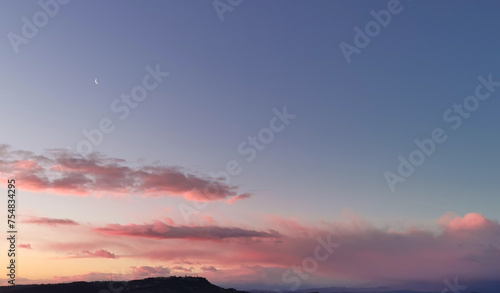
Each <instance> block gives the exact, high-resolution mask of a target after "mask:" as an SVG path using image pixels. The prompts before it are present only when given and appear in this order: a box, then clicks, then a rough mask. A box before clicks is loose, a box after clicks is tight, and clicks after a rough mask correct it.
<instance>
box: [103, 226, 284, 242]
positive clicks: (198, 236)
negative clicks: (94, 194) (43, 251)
mask: <svg viewBox="0 0 500 293" xmlns="http://www.w3.org/2000/svg"><path fill="white" fill-rule="evenodd" d="M94 230H95V231H97V232H100V233H103V234H107V235H118V236H128V237H141V238H154V239H192V240H220V239H225V238H251V237H262V238H267V237H279V234H278V233H277V232H276V231H270V232H262V231H255V230H247V229H242V228H235V227H220V226H173V225H169V224H166V223H164V222H161V221H154V222H153V223H150V224H142V225H137V224H128V225H118V224H111V225H107V226H105V227H100V228H95V229H94Z"/></svg>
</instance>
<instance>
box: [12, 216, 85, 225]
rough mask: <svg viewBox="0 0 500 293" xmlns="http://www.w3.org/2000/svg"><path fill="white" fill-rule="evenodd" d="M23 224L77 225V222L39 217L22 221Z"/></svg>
mask: <svg viewBox="0 0 500 293" xmlns="http://www.w3.org/2000/svg"><path fill="white" fill-rule="evenodd" d="M22 222H23V223H27V224H37V225H49V226H58V225H79V224H78V223H77V222H75V221H73V220H69V219H53V218H39V217H28V218H27V219H26V220H22Z"/></svg>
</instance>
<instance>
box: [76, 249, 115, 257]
mask: <svg viewBox="0 0 500 293" xmlns="http://www.w3.org/2000/svg"><path fill="white" fill-rule="evenodd" d="M74 257H77V258H114V259H116V258H118V256H116V255H115V254H114V253H111V252H109V251H107V250H104V249H99V250H96V251H94V252H92V251H88V250H84V251H82V253H81V254H79V255H75V256H74Z"/></svg>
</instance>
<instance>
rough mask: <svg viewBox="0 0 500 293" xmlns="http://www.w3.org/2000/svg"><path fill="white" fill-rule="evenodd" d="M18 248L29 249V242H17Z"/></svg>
mask: <svg viewBox="0 0 500 293" xmlns="http://www.w3.org/2000/svg"><path fill="white" fill-rule="evenodd" d="M19 248H26V249H31V245H30V244H29V243H27V244H23V243H21V244H19Z"/></svg>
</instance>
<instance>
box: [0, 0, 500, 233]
mask: <svg viewBox="0 0 500 293" xmlns="http://www.w3.org/2000/svg"><path fill="white" fill-rule="evenodd" d="M388 2H390V1H310V2H309V1H308V2H305V1H291V0H286V1H279V0H277V1H243V2H242V3H241V4H240V5H238V6H235V7H234V10H233V11H231V12H226V13H225V14H224V20H223V21H221V20H220V19H219V17H218V15H217V13H216V11H215V9H214V7H213V5H212V2H210V1H193V0H188V1H147V2H142V1H106V2H102V1H85V2H78V1H70V2H69V3H68V4H64V5H60V11H59V12H58V13H57V15H56V16H55V17H53V18H50V20H49V22H48V24H47V25H46V26H45V27H43V28H40V29H39V31H38V33H37V34H36V36H34V37H33V38H32V39H29V42H28V43H27V44H22V45H20V46H19V52H18V53H17V54H16V53H15V52H14V50H13V48H12V46H11V43H10V42H9V39H8V38H7V37H5V38H4V40H3V41H2V42H0V62H1V63H0V64H2V66H1V70H0V76H1V78H0V86H1V88H2V90H3V97H4V100H3V101H4V108H3V109H4V111H3V115H1V116H0V123H1V125H3V127H4V128H3V129H4V131H2V133H1V134H0V136H1V140H0V141H1V142H2V143H5V144H8V145H10V146H11V147H12V148H13V149H18V150H27V151H32V152H35V153H42V152H43V151H44V150H47V149H57V148H66V147H67V146H71V147H72V148H75V146H76V144H77V143H78V142H79V141H81V140H82V139H84V136H83V134H82V130H83V129H87V130H90V129H93V128H95V127H97V126H98V123H99V121H100V120H101V119H102V118H109V119H111V120H113V121H114V123H115V124H114V125H115V126H116V130H115V131H114V132H112V133H110V134H106V135H105V136H104V140H103V142H102V144H99V145H98V146H95V147H94V151H97V152H100V153H102V154H103V155H105V156H107V157H113V158H121V159H125V160H127V161H128V162H129V164H130V165H140V164H165V165H169V166H180V167H182V168H185V170H188V171H189V172H192V173H194V174H198V175H200V176H209V172H218V171H220V170H224V168H225V166H226V163H227V162H228V161H230V160H236V161H238V162H239V163H240V165H241V167H242V171H241V173H240V174H239V175H237V176H232V177H231V182H230V184H232V185H235V186H238V191H239V192H240V193H251V194H253V196H252V197H250V198H249V199H246V200H244V201H243V200H242V201H241V202H238V203H235V204H233V205H231V206H230V208H228V207H227V204H226V203H220V202H216V203H213V204H211V205H210V206H209V207H208V208H207V209H206V210H203V212H204V213H207V214H210V215H212V216H213V217H214V218H216V219H217V220H219V221H220V222H221V223H229V224H234V225H236V224H245V223H247V224H248V223H251V222H252V221H256V222H255V224H256V225H258V227H261V228H264V227H266V224H265V223H263V222H259V221H260V220H258V219H260V218H261V217H263V216H265V215H269V214H273V215H278V216H280V217H284V218H287V217H290V218H295V219H298V220H299V221H303V222H318V221H335V220H336V219H338V218H339V217H341V215H342V214H343V213H345V212H346V211H351V210H352V211H353V212H354V213H356V214H358V215H359V216H360V217H362V218H363V219H365V220H367V221H368V222H370V223H372V224H374V225H381V226H383V225H398V224H397V223H405V222H406V221H408V222H411V223H414V222H416V223H421V224H422V225H423V224H425V225H431V224H433V223H435V222H436V221H437V220H438V219H439V218H441V217H442V216H443V215H444V214H446V213H447V212H454V213H457V214H458V215H460V216H464V215H466V214H468V213H479V214H481V215H483V216H484V217H486V218H488V219H491V220H493V221H498V220H499V217H498V206H499V204H500V199H499V197H498V196H497V191H498V188H499V183H498V182H499V181H498V179H497V177H498V175H499V174H500V172H499V171H500V169H499V166H500V164H499V163H500V162H499V156H498V147H499V144H500V140H499V138H498V135H496V134H497V126H498V125H499V122H500V120H499V119H500V118H499V116H498V113H497V109H498V107H499V105H500V104H499V103H500V102H499V100H498V99H499V97H498V96H499V95H500V92H499V91H497V92H493V93H492V94H491V98H489V99H488V100H485V101H481V102H480V105H479V107H478V109H477V110H476V111H475V112H473V113H471V116H470V118H468V119H464V121H463V124H462V125H461V126H460V127H459V128H458V129H457V130H452V129H451V128H450V126H451V124H450V123H446V122H445V121H444V120H443V113H444V112H445V111H446V110H447V109H449V108H452V107H453V105H454V104H455V103H463V101H464V98H465V97H467V96H469V95H472V94H474V90H475V88H476V86H477V85H478V84H479V82H478V79H477V78H478V76H483V77H485V78H486V77H487V76H488V75H490V74H491V75H492V77H493V78H492V79H493V80H500V71H499V70H498V65H499V64H498V63H499V58H498V54H497V52H499V49H500V48H499V47H500V41H499V40H500V39H498V38H496V35H497V26H496V23H497V21H496V20H497V13H496V12H497V9H498V8H499V7H498V4H497V3H496V2H494V1H484V2H472V1H439V2H434V1H433V2H431V1H401V3H400V7H402V11H401V12H400V13H399V14H395V15H392V17H391V21H390V23H389V24H388V25H387V26H386V27H382V28H381V30H380V33H379V34H378V35H376V36H375V37H373V38H371V41H370V43H369V44H368V45H367V46H366V47H365V48H362V49H361V53H360V54H353V55H352V56H351V57H352V62H351V63H348V62H346V58H345V57H344V55H343V53H342V51H341V50H340V48H339V45H340V43H342V42H346V43H349V44H351V45H352V44H353V39H354V37H355V31H354V30H353V28H354V27H355V26H358V27H361V28H363V27H364V26H365V24H366V23H368V22H369V21H372V20H373V17H372V16H371V15H370V11H371V10H375V11H380V10H381V9H387V3H388ZM39 10H40V6H39V5H38V4H37V1H23V2H19V1H3V2H2V3H1V4H0V19H1V22H2V25H1V31H0V32H1V34H3V35H4V36H7V35H8V33H9V32H14V33H16V34H21V28H22V25H23V22H22V20H21V19H22V17H27V18H29V19H31V17H32V16H33V15H34V13H36V12H37V11H39ZM156 65H159V67H160V68H161V70H162V71H164V72H168V73H170V75H169V76H168V77H167V78H165V81H164V82H162V83H161V84H160V85H159V86H158V88H156V89H155V90H152V91H151V92H148V98H147V99H146V100H145V101H143V102H140V103H139V106H138V107H137V108H136V109H133V110H131V112H130V115H129V117H127V118H126V119H124V120H119V119H118V116H117V115H116V113H113V112H112V111H111V109H110V105H111V104H112V102H113V101H114V100H115V99H118V98H120V96H121V94H123V93H130V91H131V89H132V88H133V87H134V86H136V85H139V84H140V83H141V81H142V78H143V77H144V76H145V75H146V74H147V70H146V67H147V66H151V67H153V68H154V67H155V66H156ZM96 78H97V80H98V81H99V84H98V85H96V84H95V83H94V79H96ZM283 107H286V109H287V111H288V112H289V113H292V114H295V115H296V116H297V117H296V118H294V119H293V120H291V123H290V124H289V125H287V127H286V128H285V130H283V131H282V132H279V133H275V136H274V139H273V140H272V142H271V143H270V144H268V145H266V148H265V149H264V150H262V151H260V152H258V155H257V157H256V159H255V160H253V161H252V162H246V161H245V158H246V156H243V155H241V154H240V153H238V150H237V148H238V145H239V144H240V143H241V142H243V141H245V140H246V139H247V137H248V136H249V135H257V133H258V132H259V131H260V130H261V129H262V128H264V127H268V126H269V121H270V119H271V118H272V117H273V116H274V115H275V114H274V113H273V109H279V110H280V111H281V110H282V109H283ZM435 128H442V129H443V130H444V131H445V133H446V134H447V135H448V139H447V141H446V142H444V143H443V144H439V145H437V147H436V151H435V153H433V154H432V155H431V156H430V157H426V159H425V162H424V163H423V164H422V165H421V166H419V167H417V168H416V170H415V172H414V173H413V174H412V175H411V176H410V177H409V178H407V179H406V181H405V182H404V183H401V184H397V185H396V191H395V192H391V190H390V188H389V187H388V184H387V182H386V180H385V178H384V172H385V171H391V172H397V171H396V170H397V167H398V164H399V161H398V159H397V158H398V156H399V155H402V156H403V157H406V158H407V157H408V155H409V154H410V152H411V151H413V150H415V149H416V146H415V143H414V140H415V139H419V140H422V139H425V138H429V137H430V136H431V132H432V130H433V129H435ZM19 188H22V187H19ZM25 194H26V198H24V199H21V200H20V201H21V202H24V203H23V205H24V207H26V209H27V210H26V214H29V213H36V214H37V215H39V216H42V215H44V216H45V217H53V218H70V217H71V216H76V217H78V219H75V220H78V221H94V220H95V221H97V222H99V223H110V222H119V223H122V224H126V223H128V222H131V221H138V222H143V221H149V220H151V215H154V216H158V217H161V216H165V215H163V214H162V213H163V212H152V214H150V213H149V212H139V211H138V212H137V213H138V214H137V215H131V211H132V210H133V209H134V207H140V208H141V209H144V210H150V209H151V207H153V206H161V205H165V206H171V207H173V208H172V209H171V210H170V212H169V215H168V216H169V217H172V218H173V219H175V220H177V221H180V222H182V217H181V215H180V213H179V211H178V209H177V208H176V207H177V206H178V205H179V204H182V203H189V202H188V201H187V200H186V199H184V198H182V197H167V198H164V197H160V198H128V199H124V202H125V204H124V205H123V207H122V208H121V209H120V210H119V211H116V214H114V213H113V214H110V213H107V212H106V211H109V209H110V207H111V206H113V205H116V202H115V199H114V198H113V197H111V198H110V197H106V196H103V197H101V198H100V199H99V200H101V202H100V204H99V205H98V206H95V203H96V202H95V201H92V200H88V198H87V197H70V196H68V197H61V196H60V195H57V194H52V193H51V192H50V191H45V193H44V194H45V196H40V194H39V193H38V192H37V191H35V190H27V191H26V193H25ZM47 199H50V201H51V202H57V203H56V204H55V206H54V207H51V206H50V205H49V204H47ZM94 200H95V199H94ZM59 205H60V207H61V208H57V209H56V208H55V207H57V206H59ZM74 206H80V207H82V208H81V209H75V210H72V209H69V208H63V207H74ZM91 207H94V208H95V209H96V210H97V211H99V214H100V215H101V216H97V217H96V218H94V219H89V218H88V215H87V214H86V209H87V208H91ZM19 212H21V211H19ZM156 213H157V214H156ZM185 224H186V223H185Z"/></svg>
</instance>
